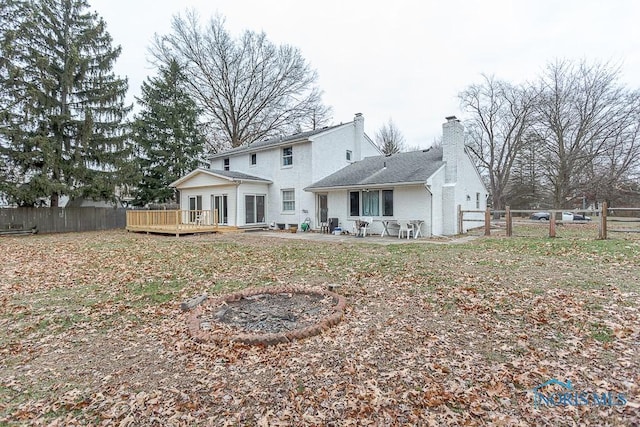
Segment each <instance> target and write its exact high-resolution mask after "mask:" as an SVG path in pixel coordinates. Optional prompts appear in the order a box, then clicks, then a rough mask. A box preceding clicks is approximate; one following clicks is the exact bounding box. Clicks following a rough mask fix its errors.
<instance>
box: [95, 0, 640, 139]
mask: <svg viewBox="0 0 640 427" xmlns="http://www.w3.org/2000/svg"><path fill="white" fill-rule="evenodd" d="M89 3H90V5H91V6H92V8H93V9H94V10H95V11H97V12H98V14H99V15H100V16H102V18H104V20H105V21H106V23H107V30H108V31H109V33H110V34H111V36H112V37H113V39H114V44H116V45H120V46H122V54H121V56H120V59H119V61H118V63H117V65H116V69H115V71H116V73H118V74H119V75H120V76H123V77H124V76H126V77H128V78H129V87H130V89H129V90H130V94H129V97H130V102H133V96H138V95H139V93H140V86H141V84H142V82H143V81H144V80H145V79H146V77H147V76H149V75H155V70H153V69H152V67H151V66H150V64H149V63H148V57H149V55H148V52H147V48H148V46H149V44H150V41H151V40H152V38H153V35H154V34H155V33H158V34H166V33H167V32H170V31H171V19H172V17H173V16H174V15H175V14H177V13H184V11H186V10H187V9H194V10H196V11H197V12H198V13H199V15H200V17H201V19H202V22H203V23H204V22H206V21H208V20H209V18H211V17H212V16H214V15H215V14H216V13H219V14H221V15H222V16H224V17H225V18H226V23H227V29H228V30H229V31H230V32H231V33H232V34H233V35H234V36H237V35H239V34H241V32H242V31H244V30H247V29H248V30H252V31H256V32H259V31H264V32H265V33H266V35H267V38H268V39H269V40H271V41H272V42H274V43H276V44H284V43H286V44H290V45H293V46H295V47H298V48H299V49H300V50H301V52H302V55H303V57H304V58H305V59H306V60H307V61H308V62H309V63H310V64H311V67H312V68H314V69H315V70H317V72H318V74H319V86H320V88H321V89H322V90H323V91H324V96H323V100H324V102H325V104H327V105H330V106H331V107H332V108H333V123H341V122H348V121H351V120H353V116H354V114H355V113H362V114H363V115H364V117H365V131H366V132H367V134H368V135H369V136H371V137H372V138H373V137H374V135H375V133H376V131H378V130H379V129H380V127H381V126H382V125H383V124H384V123H386V122H387V121H388V120H389V118H391V119H393V121H394V122H395V124H396V125H397V127H398V128H399V130H400V131H401V132H402V134H403V135H404V136H405V139H406V143H407V145H409V146H412V147H418V146H419V147H428V146H430V145H431V143H432V142H433V141H434V139H435V138H437V137H439V136H440V134H441V129H442V128H441V125H442V123H443V122H444V117H445V116H449V115H456V116H458V118H461V119H464V118H465V116H464V114H463V112H462V111H461V110H460V106H459V103H458V99H457V95H458V93H459V92H460V91H462V90H464V89H465V88H466V87H467V86H469V85H470V84H473V83H477V82H479V81H480V79H481V74H482V73H484V74H487V75H495V76H496V77H498V78H502V79H505V80H508V81H511V82H513V83H520V82H524V81H527V80H532V79H534V78H535V77H536V76H538V75H539V74H540V72H541V71H542V69H543V68H544V67H545V65H546V64H547V63H548V62H550V61H553V60H555V59H558V58H561V59H571V60H580V59H587V60H589V61H601V62H603V61H611V62H613V63H615V64H620V65H621V66H622V70H623V75H622V81H623V82H624V83H625V84H627V85H629V87H631V88H634V89H635V88H640V31H639V28H640V24H639V23H638V21H639V20H640V1H637V0H607V1H605V0H500V1H498V0H477V1H476V0H461V1H456V2H449V1H432V0H419V1H403V0H397V1H395V2H392V1H389V0H386V1H378V0H368V1H360V0H357V1H355V0H341V1H334V0H323V1H316V2H311V1H300V0H278V1H275V0H273V1H271V0H181V1H176V0H89Z"/></svg>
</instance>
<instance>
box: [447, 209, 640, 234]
mask: <svg viewBox="0 0 640 427" xmlns="http://www.w3.org/2000/svg"><path fill="white" fill-rule="evenodd" d="M478 212H484V227H483V228H484V235H485V236H490V235H491V219H492V218H493V217H494V216H498V217H499V218H502V216H504V222H505V233H506V235H507V236H508V237H511V236H513V223H514V221H513V218H514V214H516V215H518V214H520V215H522V214H527V216H528V215H530V214H532V213H535V212H540V210H511V209H510V208H509V207H508V206H507V207H506V209H505V210H503V211H499V210H495V211H492V210H491V209H490V208H487V209H486V211H478V210H462V209H461V207H460V206H459V207H458V230H464V228H463V224H464V223H465V222H476V223H477V221H478V220H477V214H478ZM545 212H549V214H550V215H549V221H548V236H549V237H556V225H557V224H558V223H560V224H562V223H564V222H565V221H562V220H557V217H558V216H560V217H562V212H563V210H545ZM564 212H568V211H567V210H564ZM580 212H588V213H589V214H591V215H592V216H594V218H592V220H595V221H598V239H607V237H608V233H609V232H626V233H638V232H640V228H638V227H637V225H638V224H640V208H616V209H609V208H608V207H607V203H606V202H603V203H602V208H601V209H594V210H584V211H580ZM612 212H615V213H616V215H621V213H625V214H627V215H626V216H624V217H623V216H615V217H612V216H610V214H611V213H612ZM571 222H581V221H571ZM631 225H635V226H636V227H631Z"/></svg>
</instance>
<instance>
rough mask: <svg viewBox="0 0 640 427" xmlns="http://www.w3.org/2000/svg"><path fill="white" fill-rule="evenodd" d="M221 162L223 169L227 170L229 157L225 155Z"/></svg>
mask: <svg viewBox="0 0 640 427" xmlns="http://www.w3.org/2000/svg"><path fill="white" fill-rule="evenodd" d="M222 164H223V166H224V168H223V169H224V170H226V171H228V170H229V158H228V157H227V158H226V159H224V160H222Z"/></svg>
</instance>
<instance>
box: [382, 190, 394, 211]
mask: <svg viewBox="0 0 640 427" xmlns="http://www.w3.org/2000/svg"><path fill="white" fill-rule="evenodd" d="M382 215H383V216H393V190H382Z"/></svg>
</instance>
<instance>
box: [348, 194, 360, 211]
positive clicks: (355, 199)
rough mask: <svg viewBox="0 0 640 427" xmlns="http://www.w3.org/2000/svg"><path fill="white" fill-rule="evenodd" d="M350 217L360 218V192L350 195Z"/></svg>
mask: <svg viewBox="0 0 640 427" xmlns="http://www.w3.org/2000/svg"><path fill="white" fill-rule="evenodd" d="M349 215H351V216H360V193H359V192H358V191H351V192H350V193H349Z"/></svg>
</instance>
